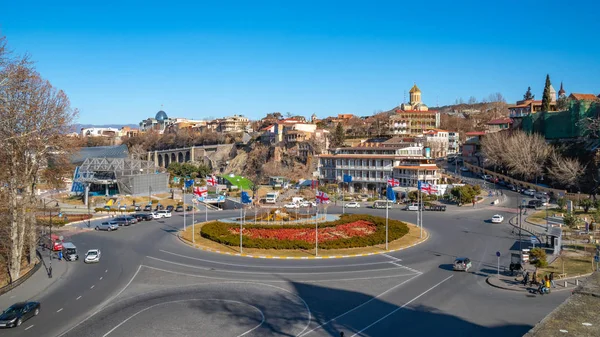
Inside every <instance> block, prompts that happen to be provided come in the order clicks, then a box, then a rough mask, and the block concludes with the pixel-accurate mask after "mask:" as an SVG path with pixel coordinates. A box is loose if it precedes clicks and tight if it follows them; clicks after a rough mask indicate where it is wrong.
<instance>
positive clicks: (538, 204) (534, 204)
mask: <svg viewBox="0 0 600 337" xmlns="http://www.w3.org/2000/svg"><path fill="white" fill-rule="evenodd" d="M543 205H544V203H543V202H542V201H541V200H529V203H528V204H527V207H528V208H536V209H537V208H540V207H542V206H543Z"/></svg>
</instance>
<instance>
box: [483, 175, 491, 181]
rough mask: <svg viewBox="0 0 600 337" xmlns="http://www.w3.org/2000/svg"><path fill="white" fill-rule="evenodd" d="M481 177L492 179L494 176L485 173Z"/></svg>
mask: <svg viewBox="0 0 600 337" xmlns="http://www.w3.org/2000/svg"><path fill="white" fill-rule="evenodd" d="M481 179H483V180H490V179H492V176H491V175H489V174H484V175H482V176H481Z"/></svg>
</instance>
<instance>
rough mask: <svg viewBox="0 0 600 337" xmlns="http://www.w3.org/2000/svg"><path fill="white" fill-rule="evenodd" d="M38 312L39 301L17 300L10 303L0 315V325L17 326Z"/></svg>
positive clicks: (6, 326) (4, 326)
mask: <svg viewBox="0 0 600 337" xmlns="http://www.w3.org/2000/svg"><path fill="white" fill-rule="evenodd" d="M39 313H40V302H19V303H15V304H13V305H11V306H10V307H9V308H8V309H6V310H4V311H3V312H2V315H0V327H2V328H14V327H18V326H20V325H21V324H23V322H25V321H26V320H28V319H30V318H31V317H33V316H37V315H38V314H39Z"/></svg>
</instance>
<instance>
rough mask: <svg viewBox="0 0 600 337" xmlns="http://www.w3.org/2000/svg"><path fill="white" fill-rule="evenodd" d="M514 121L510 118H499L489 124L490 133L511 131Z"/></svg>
mask: <svg viewBox="0 0 600 337" xmlns="http://www.w3.org/2000/svg"><path fill="white" fill-rule="evenodd" d="M512 123H513V121H512V119H510V118H497V119H493V120H491V121H489V122H488V123H487V127H488V132H490V133H491V132H498V131H502V130H507V129H510V126H511V125H512Z"/></svg>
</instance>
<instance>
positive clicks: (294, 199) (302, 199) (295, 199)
mask: <svg viewBox="0 0 600 337" xmlns="http://www.w3.org/2000/svg"><path fill="white" fill-rule="evenodd" d="M292 202H293V203H294V204H299V203H301V202H304V198H303V197H293V198H292Z"/></svg>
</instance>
